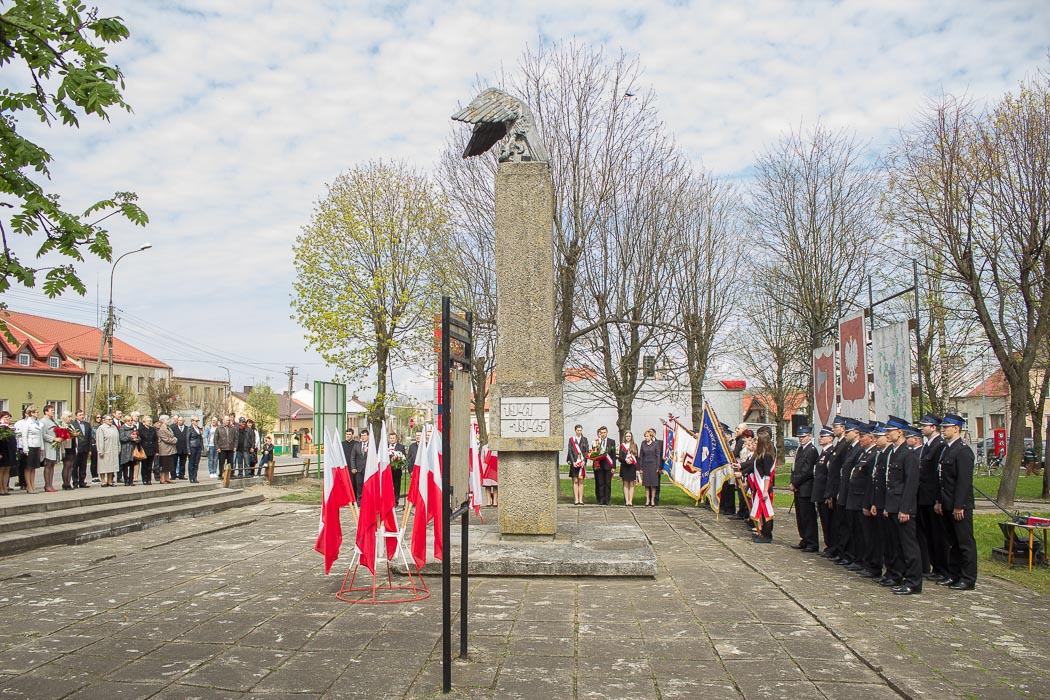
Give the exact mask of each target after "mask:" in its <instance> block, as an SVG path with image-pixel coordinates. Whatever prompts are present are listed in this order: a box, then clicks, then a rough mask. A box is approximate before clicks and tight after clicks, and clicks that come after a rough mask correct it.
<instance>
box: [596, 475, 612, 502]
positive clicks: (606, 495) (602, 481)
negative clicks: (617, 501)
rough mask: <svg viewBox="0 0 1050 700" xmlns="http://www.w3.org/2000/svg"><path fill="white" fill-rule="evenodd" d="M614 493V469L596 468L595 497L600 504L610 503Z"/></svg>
mask: <svg viewBox="0 0 1050 700" xmlns="http://www.w3.org/2000/svg"><path fill="white" fill-rule="evenodd" d="M611 494H612V469H595V470H594V498H595V500H596V501H598V505H608V504H609V499H610V497H611Z"/></svg>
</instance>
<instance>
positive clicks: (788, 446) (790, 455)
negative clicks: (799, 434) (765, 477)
mask: <svg viewBox="0 0 1050 700" xmlns="http://www.w3.org/2000/svg"><path fill="white" fill-rule="evenodd" d="M798 446H799V442H798V438H796V437H785V438H784V459H795V453H796V452H798Z"/></svg>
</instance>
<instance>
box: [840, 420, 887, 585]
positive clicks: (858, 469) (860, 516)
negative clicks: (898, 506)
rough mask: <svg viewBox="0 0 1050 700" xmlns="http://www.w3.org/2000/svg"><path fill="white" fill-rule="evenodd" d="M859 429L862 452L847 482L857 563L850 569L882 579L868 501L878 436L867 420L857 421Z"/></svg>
mask: <svg viewBox="0 0 1050 700" xmlns="http://www.w3.org/2000/svg"><path fill="white" fill-rule="evenodd" d="M856 428H857V432H858V433H859V435H860V437H859V438H858V440H857V442H858V443H859V444H860V447H861V453H860V456H859V458H858V459H857V460H856V461H855V462H854V463H853V468H852V469H851V470H850V475H849V479H848V480H847V482H846V486H847V497H846V512H847V513H849V517H850V522H851V523H852V527H851V528H850V539H851V542H852V546H851V548H850V552H851V554H852V555H853V563H852V564H850V565H849V566H847V567H846V568H847V569H848V570H850V571H856V572H858V573H860V575H861V576H863V577H865V578H878V576H879V573H876V568H878V569H879V570H880V571H881V569H882V562H881V557H880V558H879V559H880V561H879V562H878V563H876V561H875V559H876V557H875V551H874V548H875V546H876V545H877V541H876V540H875V538H874V537H873V535H872V523H873V522H874V519H873V518H872V517H871V511H870V506H869V505H868V504H867V502H866V501H865V497H866V495H867V491H868V484H869V483H870V482H871V473H872V470H874V468H875V456H876V451H875V436H874V435H872V434H871V431H872V426H871V425H870V424H867V423H859V422H858V423H857V424H856Z"/></svg>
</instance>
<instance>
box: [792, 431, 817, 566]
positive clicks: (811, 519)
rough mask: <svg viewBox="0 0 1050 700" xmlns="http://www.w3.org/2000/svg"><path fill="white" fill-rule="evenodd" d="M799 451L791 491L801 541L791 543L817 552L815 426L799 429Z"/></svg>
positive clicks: (796, 455) (796, 456)
mask: <svg viewBox="0 0 1050 700" xmlns="http://www.w3.org/2000/svg"><path fill="white" fill-rule="evenodd" d="M798 441H799V448H798V452H796V453H795V465H794V467H793V468H792V469H791V486H789V488H790V489H791V492H792V493H794V494H795V525H796V526H797V527H798V536H799V543H798V544H797V545H795V544H793V545H791V546H792V548H794V549H801V550H802V551H803V552H816V551H817V549H818V548H819V545H820V543H819V542H818V540H817V510H816V508H815V507H814V506H813V469H814V467H815V466H816V464H817V457H818V456H819V455H818V454H817V448H816V447H814V445H813V428H812V426H808V425H804V426H802V427H800V428H799V429H798Z"/></svg>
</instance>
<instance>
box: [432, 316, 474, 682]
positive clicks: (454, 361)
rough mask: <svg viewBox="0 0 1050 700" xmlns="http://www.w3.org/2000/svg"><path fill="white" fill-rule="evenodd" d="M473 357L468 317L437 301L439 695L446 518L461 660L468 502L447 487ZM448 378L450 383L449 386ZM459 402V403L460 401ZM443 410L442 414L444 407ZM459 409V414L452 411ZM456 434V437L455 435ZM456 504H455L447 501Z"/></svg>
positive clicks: (447, 596) (446, 656) (444, 667)
mask: <svg viewBox="0 0 1050 700" xmlns="http://www.w3.org/2000/svg"><path fill="white" fill-rule="evenodd" d="M473 354H474V315H473V314H471V313H469V312H467V313H465V314H453V313H452V301H451V300H450V299H449V297H447V296H443V297H441V357H440V359H439V361H438V373H439V376H440V381H441V403H442V404H443V405H441V406H439V411H440V412H441V419H442V426H441V454H442V455H444V461H443V463H442V471H443V473H442V475H441V483H442V484H443V486H444V493H443V494H442V498H441V536H442V539H443V542H444V552H443V554H442V557H441V691H442V692H443V693H448V692H450V691H451V690H452V565H451V560H450V551H451V539H452V519H453V518H455V517H458V518H460V527H461V528H462V534H461V537H460V565H459V622H460V629H459V655H460V657H461V658H463V657H466V655H467V578H468V577H467V564H468V557H467V551H468V550H469V548H470V547H469V545H470V541H469V532H470V531H469V515H470V501H469V498H468V496H467V491H466V490H465V489H463V490H462V493H458V492H457V491H458V490H457V489H454V488H453V486H452V485H453V484H455V483H457V478H456V476H457V471H458V470H465V469H467V466H468V465H467V461H466V460H464V461H463V462H462V463H459V462H458V461H457V460H456V459H453V455H460V454H461V452H462V450H460V449H453V441H455V442H456V443H460V446H461V447H462V445H464V444H466V445H469V444H470V424H469V422H468V423H467V429H466V430H463V429H462V426H461V425H459V424H460V423H462V420H456V418H457V417H459V416H458V414H459V413H461V412H462V410H461V407H462V406H464V405H465V406H467V410H468V411H469V407H470V400H469V399H470V394H471V386H470V370H471V368H472V366H473V365H472V363H473ZM453 378H454V379H455V381H453ZM464 399H465V400H464ZM446 406H447V407H448V408H449V410H448V411H445V407H446ZM457 408H459V409H460V410H456V409H457ZM459 433H462V434H459ZM453 501H456V502H453Z"/></svg>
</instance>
